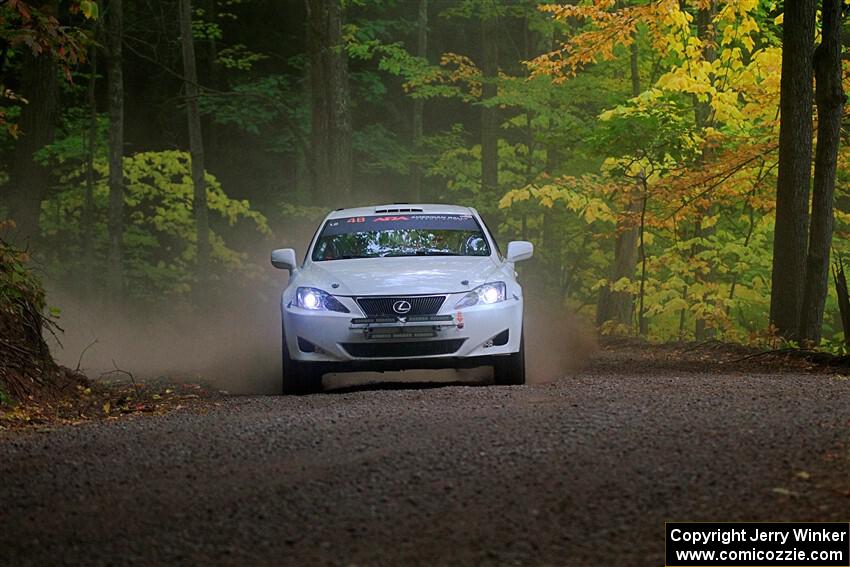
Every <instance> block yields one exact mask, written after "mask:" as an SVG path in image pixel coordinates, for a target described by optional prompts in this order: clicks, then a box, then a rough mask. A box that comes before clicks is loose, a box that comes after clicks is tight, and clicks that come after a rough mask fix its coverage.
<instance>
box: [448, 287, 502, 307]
mask: <svg viewBox="0 0 850 567" xmlns="http://www.w3.org/2000/svg"><path fill="white" fill-rule="evenodd" d="M505 297H506V290H505V282H493V283H486V284H484V285H480V286H478V287H476V288H475V289H473V290H472V291H470V292H469V293H467V294H466V295H464V296H463V297H462V298H461V299H460V301H458V302H457V303H456V304H455V309H460V308H462V307H472V306H473V305H490V304H492V303H499V302H500V301H504V300H505Z"/></svg>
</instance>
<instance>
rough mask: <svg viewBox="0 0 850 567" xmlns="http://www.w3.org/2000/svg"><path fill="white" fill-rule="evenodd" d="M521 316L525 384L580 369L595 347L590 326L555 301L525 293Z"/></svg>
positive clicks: (550, 380)
mask: <svg viewBox="0 0 850 567" xmlns="http://www.w3.org/2000/svg"><path fill="white" fill-rule="evenodd" d="M553 305H554V307H553ZM524 318H525V372H526V382H527V383H528V384H546V383H549V382H554V381H556V380H560V379H564V378H566V377H569V376H570V375H572V374H575V373H576V372H578V371H580V370H581V368H582V366H584V365H585V364H586V363H587V362H588V360H589V359H590V357H591V356H593V354H594V353H595V352H596V350H597V349H598V346H597V341H596V332H595V330H594V329H593V327H592V326H591V325H590V324H589V323H587V322H584V321H582V320H581V319H580V318H579V317H578V316H577V315H576V314H575V313H574V312H573V311H572V310H570V309H568V308H566V307H561V306H558V302H554V301H551V302H550V301H546V300H543V299H534V298H529V296H528V295H526V298H525V315H524Z"/></svg>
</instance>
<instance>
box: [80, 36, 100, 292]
mask: <svg viewBox="0 0 850 567" xmlns="http://www.w3.org/2000/svg"><path fill="white" fill-rule="evenodd" d="M89 53H90V55H89V60H90V63H91V69H90V71H91V75H90V76H89V84H88V88H87V90H86V102H87V103H88V105H89V128H88V133H87V136H88V137H87V139H86V189H85V195H84V196H83V211H82V215H81V217H82V218H81V219H80V225H81V226H80V232H81V233H82V248H83V274H82V277H81V278H80V281H81V282H82V283H83V293H84V294H85V295H86V296H87V297H88V298H92V297H93V294H94V274H95V262H94V232H95V223H94V176H95V172H94V154H95V150H96V148H97V98H96V96H95V95H96V87H97V47H96V46H95V47H92V48H91V49H90V50H89Z"/></svg>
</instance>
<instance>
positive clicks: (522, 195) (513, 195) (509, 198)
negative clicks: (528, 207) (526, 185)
mask: <svg viewBox="0 0 850 567" xmlns="http://www.w3.org/2000/svg"><path fill="white" fill-rule="evenodd" d="M530 197H531V191H529V190H528V189H513V190H511V191H508V192H507V193H505V194H504V195H503V196H502V198H501V199H500V200H499V208H500V209H507V208H510V206H511V205H513V204H514V203H517V202H520V201H528V199H529V198H530Z"/></svg>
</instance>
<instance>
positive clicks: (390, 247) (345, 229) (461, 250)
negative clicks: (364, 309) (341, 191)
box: [312, 214, 490, 262]
mask: <svg viewBox="0 0 850 567" xmlns="http://www.w3.org/2000/svg"><path fill="white" fill-rule="evenodd" d="M489 255H490V245H489V244H488V243H487V238H485V236H484V232H483V231H482V229H481V226H480V225H479V224H478V221H476V220H475V217H473V216H472V215H444V214H430V215H426V214H404V215H376V216H368V217H346V218H339V219H331V220H329V221H327V222H326V223H325V226H324V227H323V228H322V232H321V233H320V234H319V237H318V239H317V240H316V245H315V246H314V247H313V255H312V258H313V261H315V262H321V261H325V260H348V259H352V258H383V257H390V256H489Z"/></svg>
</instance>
